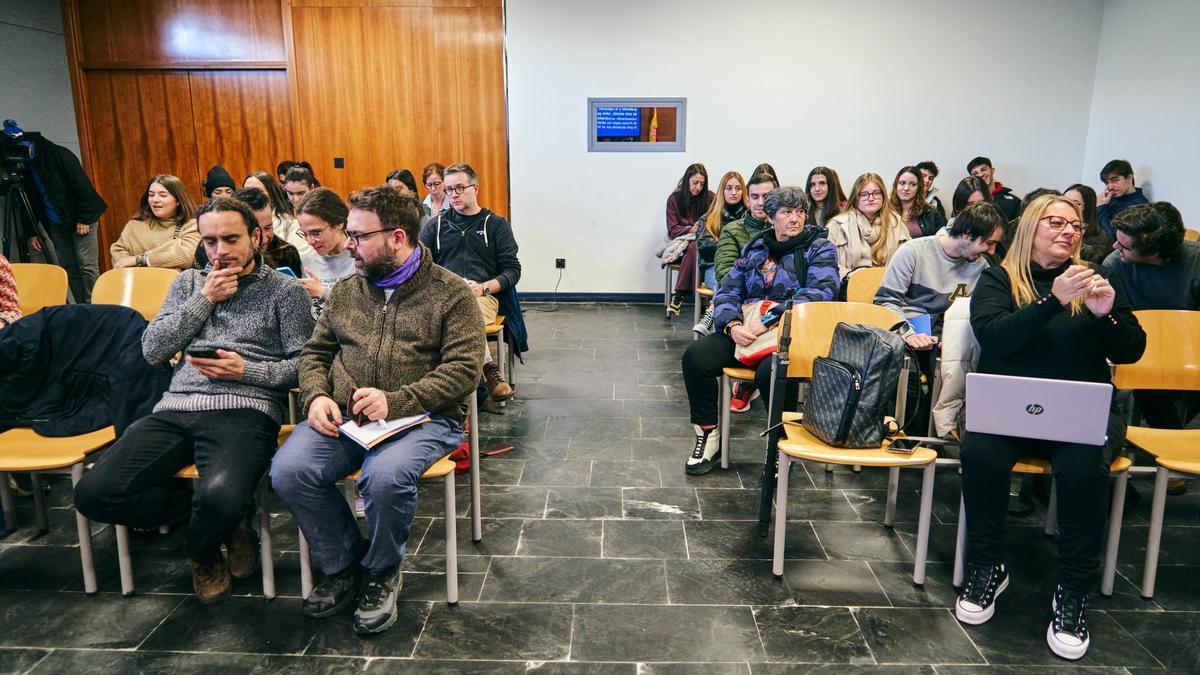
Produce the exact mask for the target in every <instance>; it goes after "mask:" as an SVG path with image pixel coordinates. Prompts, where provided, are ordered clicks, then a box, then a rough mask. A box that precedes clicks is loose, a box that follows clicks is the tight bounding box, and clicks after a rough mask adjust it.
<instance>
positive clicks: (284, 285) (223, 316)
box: [142, 257, 314, 422]
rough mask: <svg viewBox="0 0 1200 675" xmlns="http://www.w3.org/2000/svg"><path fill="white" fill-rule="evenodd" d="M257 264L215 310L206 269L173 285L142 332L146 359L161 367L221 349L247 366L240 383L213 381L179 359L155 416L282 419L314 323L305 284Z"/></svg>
mask: <svg viewBox="0 0 1200 675" xmlns="http://www.w3.org/2000/svg"><path fill="white" fill-rule="evenodd" d="M258 261H259V264H258V265H257V266H256V268H255V270H254V272H252V273H250V274H247V275H246V276H244V277H242V278H241V279H239V280H238V290H237V292H236V293H235V294H234V295H233V297H231V298H229V299H228V300H225V301H223V302H220V303H217V304H215V305H214V304H213V303H211V302H209V301H208V299H207V298H205V297H204V296H203V295H201V293H200V289H202V288H203V287H204V281H205V279H206V277H207V276H208V270H207V269H205V270H195V269H192V270H184V271H183V272H180V274H179V277H177V278H176V279H175V282H174V283H173V284H171V290H169V291H168V292H167V297H166V299H165V300H163V304H162V308H161V309H160V310H159V312H158V315H157V316H156V317H155V318H154V321H152V322H151V323H150V325H149V326H147V327H146V332H145V333H144V334H143V335H142V354H143V355H144V356H145V357H146V360H147V361H149V362H150V363H163V362H165V361H167V360H168V359H170V358H171V357H173V356H175V355H176V354H178V353H179V352H181V351H184V350H186V349H224V350H226V351H232V352H237V353H238V354H239V355H241V357H242V359H243V360H244V361H245V363H246V365H245V372H244V373H243V374H242V379H241V380H240V381H232V380H210V379H208V378H207V377H205V376H203V375H201V374H200V373H199V371H197V370H196V369H195V368H193V367H192V365H191V364H190V363H188V361H187V359H186V358H184V359H182V360H180V362H179V364H178V365H176V366H175V373H174V375H172V377H171V386H170V388H169V389H168V390H167V393H166V394H164V395H163V397H162V400H160V401H159V402H158V405H156V406H154V412H161V411H167V410H170V411H187V412H195V411H200V410H234V409H250V410H257V411H259V412H261V413H263V414H265V415H268V416H269V417H271V419H273V420H275V421H276V422H279V421H281V420H282V419H283V411H284V409H285V408H286V406H287V395H288V390H289V389H291V388H292V387H294V386H296V383H297V376H296V370H297V366H298V364H299V361H300V350H301V349H302V348H303V347H304V343H305V341H306V340H308V338H309V336H310V335H312V331H313V325H314V321H313V318H312V315H311V314H310V312H309V307H310V305H309V300H308V293H306V292H305V290H304V286H302V285H301V284H300V282H299V281H297V280H296V279H293V278H292V277H290V276H288V275H286V274H283V273H280V272H277V271H275V270H273V269H271V268H270V267H267V266H265V265H263V264H262V263H261V257H259V258H258Z"/></svg>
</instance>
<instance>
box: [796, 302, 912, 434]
mask: <svg viewBox="0 0 1200 675" xmlns="http://www.w3.org/2000/svg"><path fill="white" fill-rule="evenodd" d="M906 348H907V345H906V344H905V342H904V339H903V338H901V337H900V336H899V335H897V334H896V333H895V332H892V331H886V330H883V329H882V328H878V327H875V326H867V325H863V324H848V323H839V324H838V325H837V328H836V329H835V330H834V333H833V343H832V344H831V345H830V347H829V356H827V357H825V356H819V357H817V358H816V359H814V360H813V372H812V382H811V384H810V385H809V390H808V395H807V396H806V397H805V399H804V428H805V429H807V430H808V432H809V433H811V434H812V435H813V436H816V437H817V438H819V439H821V441H822V442H824V443H826V444H828V445H831V446H833V447H836V448H878V447H880V446H881V445H883V439H884V435H885V431H886V430H885V425H884V417H885V416H887V415H889V414H890V413H891V412H892V410H893V409H894V406H895V404H896V383H897V381H898V379H899V377H900V369H901V367H902V366H903V364H904V354H905V349H906Z"/></svg>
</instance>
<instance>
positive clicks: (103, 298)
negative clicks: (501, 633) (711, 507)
mask: <svg viewBox="0 0 1200 675" xmlns="http://www.w3.org/2000/svg"><path fill="white" fill-rule="evenodd" d="M13 273H14V277H15V279H16V282H17V292H18V295H19V298H20V301H21V310H22V313H23V314H32V313H34V312H36V311H38V310H40V309H42V308H43V307H47V306H54V305H59V304H63V303H64V302H65V301H66V298H67V276H66V273H65V272H64V271H63V270H62V268H60V267H57V266H54V265H43V264H31V263H17V264H14V265H13ZM177 274H178V272H176V271H175V270H167V269H161V268H126V269H120V270H111V271H109V272H105V273H104V274H103V275H101V277H100V278H99V279H98V280H97V282H96V285H95V288H94V289H93V297H92V301H93V302H94V303H96V304H114V305H122V306H125V307H130V308H132V309H135V310H137V311H138V312H139V313H141V314H142V316H144V317H145V318H146V320H147V321H150V320H153V319H154V317H155V316H156V315H157V313H158V309H159V307H161V305H162V301H163V299H164V298H165V297H166V294H167V291H168V290H169V289H170V286H171V283H172V282H174V280H175V277H176V276H177ZM502 322H503V317H501V318H500V319H499V320H498V321H497V322H496V323H495V324H493V325H491V326H488V327H487V331H486V332H487V334H488V336H489V338H494V339H497V341H498V342H499V345H498V347H497V349H498V352H497V355H498V356H499V357H500V358H499V359H498V360H499V361H500V363H502V364H506V365H507V368H508V370H509V372H510V373H511V371H512V361H513V356H512V354H511V350H510V351H508V353H507V355H506V353H505V344H504V340H503V325H502ZM510 381H511V377H510ZM293 393H295V391H293ZM292 398H293V405H290V406H289V409H290V411H291V413H292V417H293V419H292V424H289V425H285V426H284V427H283V428H282V429H281V430H280V434H279V441H278V442H279V443H280V445H282V444H283V442H284V441H286V440H287V438H288V437H289V436H290V435H291V431H292V429H294V423H295V411H296V406H295V405H294V399H295V397H294V396H293V397H292ZM467 403H468V407H469V422H468V426H469V429H470V431H469V447H470V462H471V468H470V479H471V480H470V483H471V539H472V541H473V542H475V543H478V542H480V541H482V538H483V528H482V512H481V509H480V480H479V435H478V425H479V413H478V407H477V404H476V400H475V396H474V395H471V396H468V401H467ZM114 440H115V434H114V429H113V428H112V427H111V426H110V427H105V428H103V429H100V430H98V431H94V432H91V433H89V434H83V435H79V436H72V437H65V438H48V437H44V436H41V435H39V434H37V433H36V432H34V431H33V430H32V429H28V428H18V429H12V430H10V431H7V432H4V433H3V434H0V505H2V508H3V515H4V524H5V529H6V531H8V532H11V531H13V530H15V529H16V526H17V522H16V521H17V519H16V508H15V504H14V500H13V497H12V494H11V491H10V490H9V486H8V474H9V473H28V474H30V476H31V481H32V485H33V488H34V490H33V494H34V510H35V512H36V516H35V517H36V518H37V526H38V530H39V531H41V532H44V531H46V530H48V529H49V517H48V512H47V509H46V505H45V500H44V494H43V491H42V489H41V487H42V486H41V481H40V478H39V475H40V474H53V473H68V474H70V475H71V477H72V485H74V484H75V483H77V482H78V480H79V479H80V477H82V475H83V471H84V468H85V465H86V462H87V461H88V460H89V457H90V456H91V455H92V454H93V453H95V452H97V451H100V450H102V449H104V448H106V447H108V446H109V445H111V444H112V443H113V442H114ZM454 473H455V464H454V462H453V461H451V460H450V459H449V458H448V456H447V457H443V458H441V459H439V460H438V461H437V462H435V463H434V464H433V465H432V466H430V467H429V468H428V469H427V470H426V471H425V472H424V473H423V474H422V476H421V477H422V478H423V479H427V480H437V479H440V480H442V482H443V484H444V486H445V494H446V496H445V501H446V516H447V522H446V597H447V602H448V603H449V604H451V605H453V604H456V603H457V602H458V575H457V570H458V557H457V538H456V537H457V531H456V530H457V528H456V525H457V523H456V520H455V511H456V509H455V495H454ZM198 477H199V474H198V473H197V470H196V467H195V466H194V465H193V466H189V467H185V468H184V469H182V470H181V471H179V472H178V473H177V474H176V478H182V479H190V480H195V479H197V478H198ZM356 478H357V474H355V475H351V476H347V480H354V479H356ZM267 481H268V479H267V477H265V476H264V478H263V481H262V482H261V483H260V485H259V488H258V514H257V515H258V531H259V538H260V541H261V542H262V548H261V566H262V579H263V595H264V596H266V597H267V598H268V599H269V598H273V597H274V596H275V575H274V565H273V564H272V546H271V533H270V516H269V514H268V513H267V511H266V508H265V505H266V494H267ZM75 517H76V525H77V529H78V536H79V550H80V563H81V565H82V568H83V579H84V590H85V592H87V593H89V594H90V593H95V592H96V589H97V581H96V573H95V566H94V561H93V555H92V540H91V524H90V523H89V522H88V520H87V518H85V517H84V516H83V515H82V514H80V513H78V512H76V514H75ZM115 533H116V540H117V554H118V567H119V570H120V577H121V591H122V593H123V594H125V595H132V594H133V593H134V580H133V579H134V576H133V562H132V555H131V553H130V542H129V531H128V528H126V527H124V526H117V527H116V528H115ZM300 547H301V587H302V594H303V596H304V597H307V596H308V593H309V592H311V590H312V572H311V566H310V562H309V558H308V546H307V542H306V541H304V538H303V535H302V534H301V536H300Z"/></svg>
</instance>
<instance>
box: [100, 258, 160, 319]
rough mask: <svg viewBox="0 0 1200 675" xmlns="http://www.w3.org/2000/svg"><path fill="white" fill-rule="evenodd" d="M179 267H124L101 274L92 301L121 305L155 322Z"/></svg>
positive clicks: (101, 303)
mask: <svg viewBox="0 0 1200 675" xmlns="http://www.w3.org/2000/svg"><path fill="white" fill-rule="evenodd" d="M177 276H179V271H178V270H172V269H165V268H162V267H123V268H121V269H116V270H109V271H107V272H105V273H104V274H101V275H100V278H99V279H97V280H96V286H95V287H94V288H92V304H96V305H121V306H122V307H129V308H131V309H135V310H137V311H138V313H140V314H141V315H142V316H144V317H146V320H147V321H153V320H154V317H155V316H157V315H158V310H159V308H160V307H162V303H163V300H164V299H166V297H167V291H168V290H170V288H171V284H173V283H174V282H175V277H177Z"/></svg>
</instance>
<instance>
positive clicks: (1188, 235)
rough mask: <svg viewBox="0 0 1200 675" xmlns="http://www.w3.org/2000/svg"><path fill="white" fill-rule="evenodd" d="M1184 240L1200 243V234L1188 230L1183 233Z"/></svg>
mask: <svg viewBox="0 0 1200 675" xmlns="http://www.w3.org/2000/svg"><path fill="white" fill-rule="evenodd" d="M1183 238H1184V239H1186V240H1188V241H1200V232H1197V231H1196V230H1193V229H1191V228H1188V229H1186V230H1184V231H1183Z"/></svg>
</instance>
